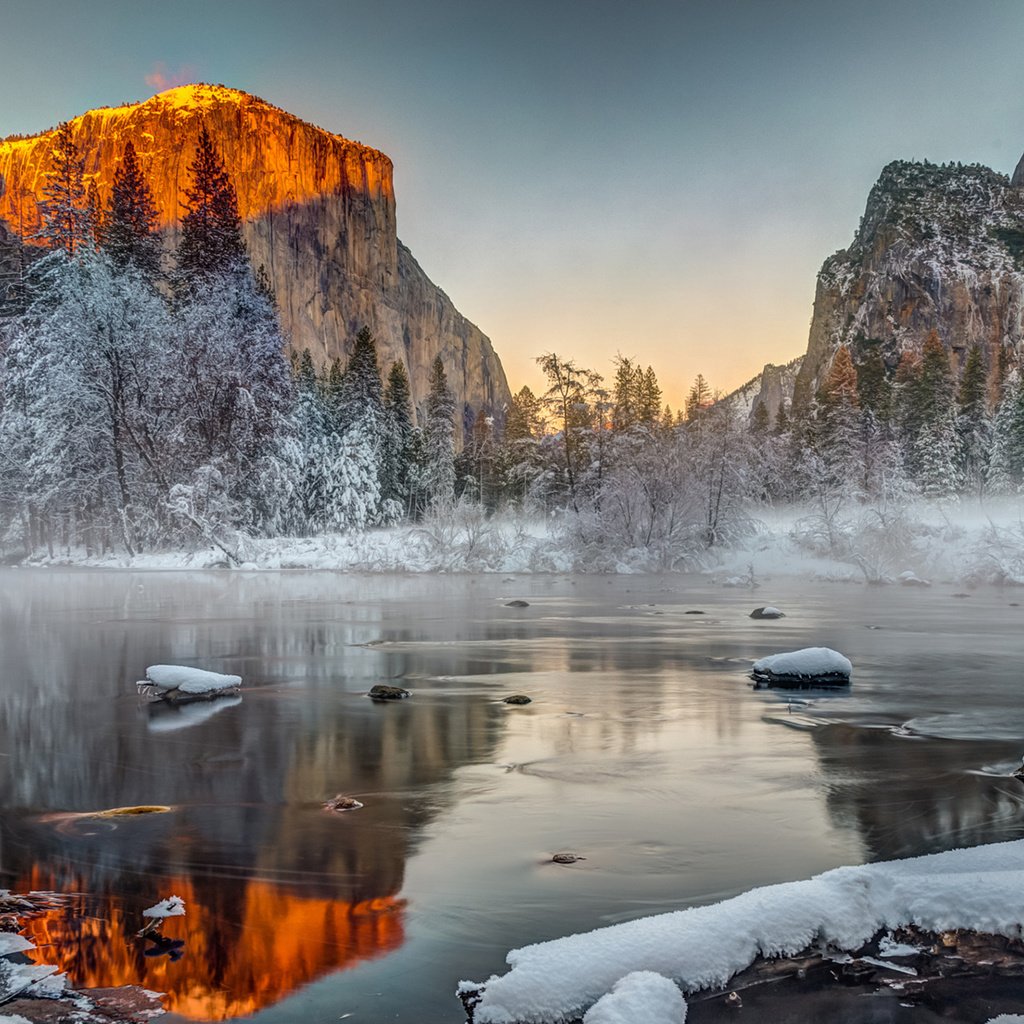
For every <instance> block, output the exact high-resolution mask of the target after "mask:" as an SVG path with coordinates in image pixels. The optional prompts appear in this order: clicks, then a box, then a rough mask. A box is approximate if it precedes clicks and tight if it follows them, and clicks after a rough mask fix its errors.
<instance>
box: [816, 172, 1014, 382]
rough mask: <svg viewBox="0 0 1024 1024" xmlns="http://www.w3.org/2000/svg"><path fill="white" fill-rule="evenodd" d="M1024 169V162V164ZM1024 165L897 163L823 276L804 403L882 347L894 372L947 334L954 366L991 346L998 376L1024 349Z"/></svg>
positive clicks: (880, 181) (884, 175)
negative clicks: (903, 358)
mask: <svg viewBox="0 0 1024 1024" xmlns="http://www.w3.org/2000/svg"><path fill="white" fill-rule="evenodd" d="M1022 163H1024V161H1022ZM1022 185H1024V168H1022V167H1021V166H1018V168H1017V171H1016V172H1015V174H1014V177H1013V180H1012V181H1011V180H1010V179H1008V178H1007V177H1006V176H1005V175H1003V174H999V173H997V172H996V171H993V170H990V169H989V168H988V167H982V166H980V165H971V166H963V165H960V164H946V165H943V166H937V165H935V164H929V163H909V162H903V161H898V162H895V163H891V164H889V165H888V166H887V167H886V168H885V169H884V170H883V171H882V174H881V176H880V177H879V179H878V182H877V183H876V184H875V186H874V188H872V190H871V193H870V195H869V196H868V201H867V207H866V209H865V211H864V216H863V218H862V219H861V223H860V227H859V228H858V229H857V232H856V234H855V235H854V238H853V242H852V244H851V245H850V247H849V248H848V249H844V250H842V251H840V252H837V253H836V254H835V255H833V256H831V257H829V258H828V259H827V260H826V261H825V263H824V265H823V266H822V268H821V271H820V272H819V274H818V285H817V292H816V295H815V300H814V316H813V319H812V321H811V331H810V338H809V340H808V345H807V354H806V356H805V357H804V361H803V365H802V366H801V368H800V372H799V375H798V377H797V381H796V398H797V401H800V400H803V399H806V398H809V397H810V396H811V395H813V393H814V390H815V389H816V388H817V386H818V385H819V384H820V383H821V380H822V377H823V375H824V373H825V372H826V371H827V369H828V366H829V364H830V362H831V359H832V356H833V354H834V353H835V351H836V349H837V348H838V347H839V346H840V345H844V344H845V345H848V346H850V348H851V353H852V354H853V356H854V359H855V360H856V359H857V356H858V354H859V352H860V351H862V350H863V347H864V346H866V345H869V344H880V345H881V346H882V352H883V355H884V358H885V360H886V362H887V363H888V365H889V366H890V367H893V366H895V365H896V363H897V362H898V361H899V357H900V355H901V353H903V352H904V351H907V350H919V349H920V348H921V346H922V345H923V343H924V341H925V339H926V338H927V336H928V334H929V333H930V332H931V331H932V330H935V331H937V332H938V335H939V337H940V338H941V340H942V342H943V344H944V345H945V346H946V348H947V349H948V350H949V352H950V358H951V360H952V361H953V362H954V363H955V364H959V363H961V362H962V361H963V359H964V358H965V356H966V353H967V352H968V351H969V349H970V348H971V346H972V345H974V344H975V343H978V344H980V345H981V346H982V349H983V352H984V355H985V359H986V364H987V365H988V367H989V369H990V370H991V371H994V369H995V366H996V364H997V362H998V355H999V352H1000V350H1001V349H1013V350H1014V352H1015V353H1016V349H1017V347H1018V346H1019V344H1020V341H1021V334H1022V313H1024V188H1022V187H1021V186H1022Z"/></svg>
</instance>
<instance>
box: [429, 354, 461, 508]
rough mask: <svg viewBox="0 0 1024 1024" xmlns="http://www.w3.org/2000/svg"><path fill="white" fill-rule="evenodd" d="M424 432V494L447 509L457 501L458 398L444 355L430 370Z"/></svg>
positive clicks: (430, 501) (438, 358)
mask: <svg viewBox="0 0 1024 1024" xmlns="http://www.w3.org/2000/svg"><path fill="white" fill-rule="evenodd" d="M423 433H424V438H423V440H424V452H423V456H424V491H425V492H426V497H427V500H428V501H429V503H430V505H431V506H432V507H433V508H444V507H445V506H446V505H449V504H451V502H452V501H453V500H454V498H455V396H454V395H453V394H452V392H451V390H450V389H449V387H448V377H447V376H446V375H445V372H444V364H443V363H442V362H441V357H440V356H438V357H437V358H436V359H435V360H434V363H433V365H432V366H431V368H430V391H429V393H428V395H427V422H426V427H425V429H424V432H423Z"/></svg>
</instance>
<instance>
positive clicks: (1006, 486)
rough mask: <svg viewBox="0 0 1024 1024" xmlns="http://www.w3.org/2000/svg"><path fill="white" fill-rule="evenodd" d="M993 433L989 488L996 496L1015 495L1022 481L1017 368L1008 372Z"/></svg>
mask: <svg viewBox="0 0 1024 1024" xmlns="http://www.w3.org/2000/svg"><path fill="white" fill-rule="evenodd" d="M992 433H993V441H992V455H991V459H990V462H989V467H988V487H989V489H990V490H991V491H993V492H994V493H995V494H1015V493H1017V491H1018V490H1019V489H1020V486H1021V482H1022V481H1024V384H1022V382H1021V377H1020V373H1019V371H1018V370H1017V369H1016V368H1014V369H1012V370H1010V371H1008V372H1007V375H1006V380H1005V382H1004V384H1003V397H1002V400H1001V401H1000V403H999V408H998V409H997V410H996V417H995V422H994V423H993V427H992Z"/></svg>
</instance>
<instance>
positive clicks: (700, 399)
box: [686, 373, 712, 423]
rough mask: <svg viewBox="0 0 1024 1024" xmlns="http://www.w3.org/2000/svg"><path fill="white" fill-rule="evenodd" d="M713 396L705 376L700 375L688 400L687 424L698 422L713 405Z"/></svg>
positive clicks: (691, 389)
mask: <svg viewBox="0 0 1024 1024" xmlns="http://www.w3.org/2000/svg"><path fill="white" fill-rule="evenodd" d="M711 402H712V395H711V388H710V387H709V386H708V382H707V381H706V380H705V379H704V374H702V373H698V374H697V376H696V378H695V380H694V382H693V387H691V388H690V394H689V395H688V396H687V399H686V419H687V422H690V423H692V422H694V421H695V420H697V419H698V418H699V417H700V416H701V415H702V414H703V413H704V412H705V411H706V410H707V409H708V408H709V406H710V405H711Z"/></svg>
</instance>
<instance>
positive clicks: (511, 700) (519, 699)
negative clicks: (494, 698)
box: [502, 693, 533, 704]
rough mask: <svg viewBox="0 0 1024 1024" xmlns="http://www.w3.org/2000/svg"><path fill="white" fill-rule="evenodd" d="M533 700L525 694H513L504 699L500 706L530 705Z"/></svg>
mask: <svg viewBox="0 0 1024 1024" xmlns="http://www.w3.org/2000/svg"><path fill="white" fill-rule="evenodd" d="M532 703H533V700H532V699H531V698H530V697H527V696H526V694H525V693H513V694H512V696H511V697H504V698H503V699H502V704H532Z"/></svg>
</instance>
